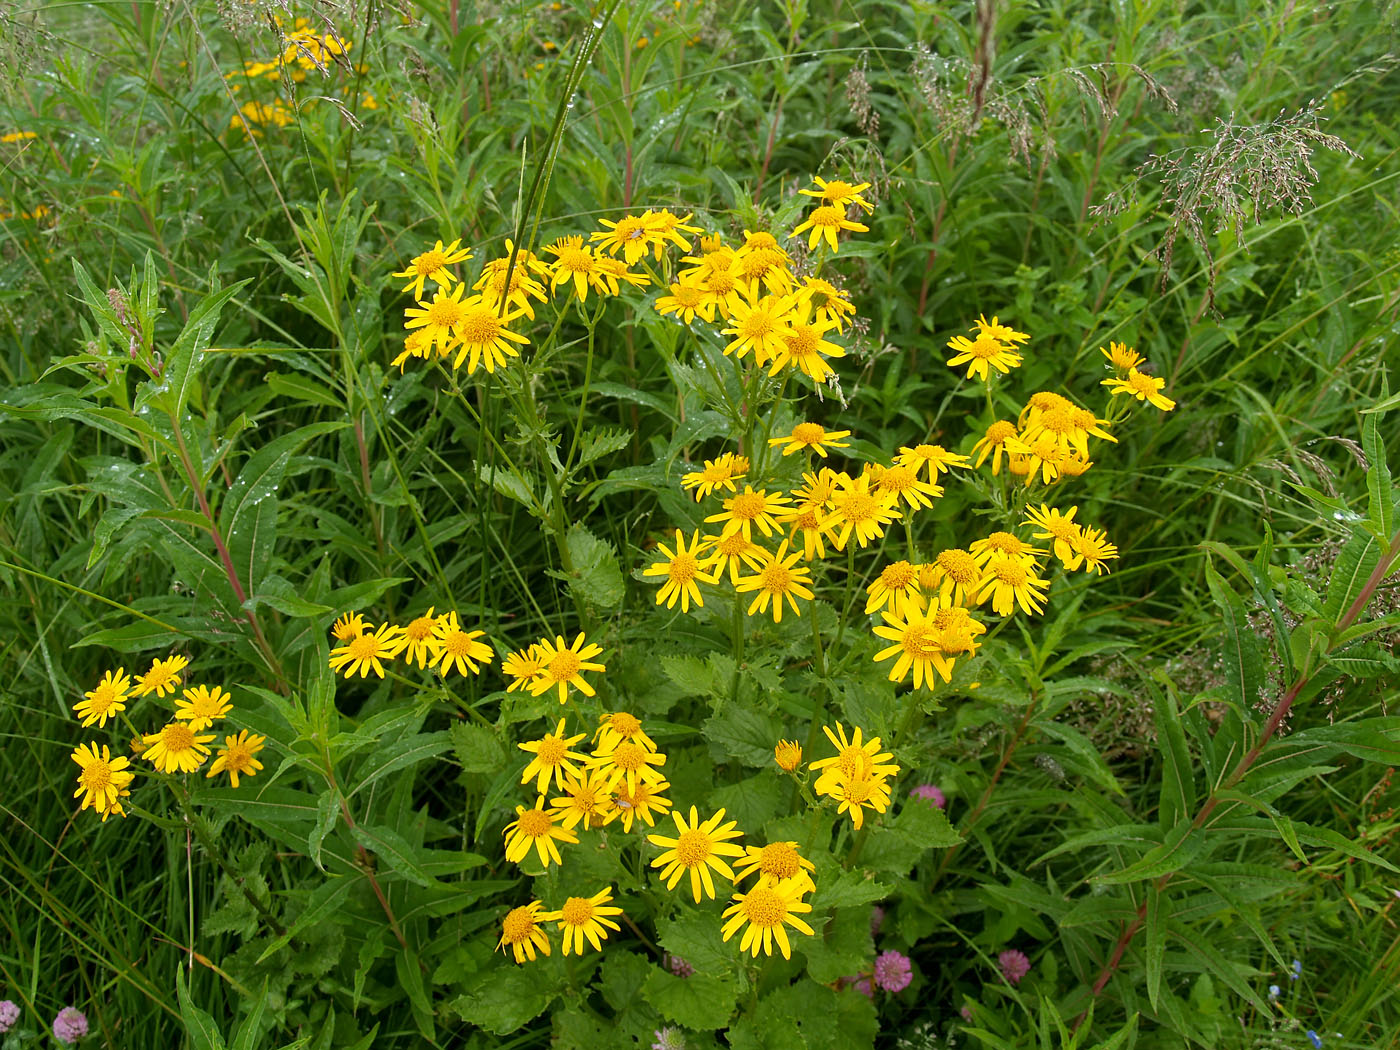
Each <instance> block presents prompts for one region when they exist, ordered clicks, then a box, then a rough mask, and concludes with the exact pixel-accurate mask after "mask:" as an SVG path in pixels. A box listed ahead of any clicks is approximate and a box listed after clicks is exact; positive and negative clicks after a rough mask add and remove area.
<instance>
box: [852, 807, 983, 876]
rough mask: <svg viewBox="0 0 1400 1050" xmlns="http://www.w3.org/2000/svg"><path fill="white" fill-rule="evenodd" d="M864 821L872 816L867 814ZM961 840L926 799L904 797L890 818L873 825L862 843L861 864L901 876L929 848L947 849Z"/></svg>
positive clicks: (920, 858) (945, 818) (941, 811)
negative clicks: (877, 825) (898, 808)
mask: <svg viewBox="0 0 1400 1050" xmlns="http://www.w3.org/2000/svg"><path fill="white" fill-rule="evenodd" d="M865 819H866V820H874V819H875V815H874V814H873V813H872V814H867V815H866V818H865ZM960 842H962V836H961V835H959V834H958V833H957V832H956V831H955V830H954V829H953V826H952V825H951V824H949V823H948V817H947V815H946V814H945V813H944V812H943V810H941V809H939V808H938V807H937V806H935V805H933V804H932V803H930V802H928V801H927V800H925V799H921V798H914V797H912V796H910V797H906V798H905V800H904V804H903V805H902V806H901V807H900V810H899V813H898V815H897V816H895V818H894V819H893V820H889V819H888V818H887V819H886V822H885V824H884V826H883V827H875V828H872V829H871V831H870V837H869V838H868V839H867V840H866V842H865V852H864V853H862V854H861V858H860V860H861V864H862V865H864V866H865V867H867V868H872V869H874V870H875V871H878V872H880V873H882V874H889V875H904V874H906V873H907V872H908V871H909V869H910V868H912V867H913V866H914V865H915V864H917V863H918V862H919V861H920V860H922V859H923V857H924V855H925V854H926V853H928V851H929V850H930V849H947V848H948V847H950V846H956V845H958V843H960Z"/></svg>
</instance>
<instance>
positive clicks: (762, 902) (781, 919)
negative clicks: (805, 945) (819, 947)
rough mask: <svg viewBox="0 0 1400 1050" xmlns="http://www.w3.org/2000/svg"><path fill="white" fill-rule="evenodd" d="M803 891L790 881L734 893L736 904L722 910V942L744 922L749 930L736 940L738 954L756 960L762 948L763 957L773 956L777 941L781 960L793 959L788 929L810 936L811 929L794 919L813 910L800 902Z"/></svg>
mask: <svg viewBox="0 0 1400 1050" xmlns="http://www.w3.org/2000/svg"><path fill="white" fill-rule="evenodd" d="M804 892H806V890H805V889H804V885H803V883H801V882H799V881H798V880H796V879H793V880H791V881H789V882H779V883H775V884H772V885H770V884H768V883H767V882H759V884H758V885H757V886H755V887H753V888H752V889H751V890H749V892H748V893H736V894H734V897H733V900H735V901H736V902H737V903H735V904H732V905H730V906H729V907H728V908H726V909H725V911H724V918H725V920H726V922H725V924H724V927H723V931H724V940H726V941H728V940H729V938H731V937H733V936H734V934H735V933H737V932H738V931H739V928H740V927H741V926H743V925H744V924H745V923H747V924H748V928H747V929H746V930H744V936H743V939H742V940H740V941H739V950H740V951H741V952H752V953H753V954H754V956H755V957H757V955H758V951H759V948H760V947H761V948H762V949H763V954H764V955H772V954H773V942H774V941H775V940H776V941H777V942H778V950H779V951H781V952H782V953H783V958H784V959H790V958H792V946H791V943H790V942H789V941H788V934H787V926H792V927H793V928H794V929H797V930H801V931H802V932H803V933H805V934H807V935H808V936H809V937H810V936H812V927H810V926H808V925H807V923H806V922H805V921H804V920H802V919H799V918H798V917H797V916H798V915H799V914H801V913H804V912H809V911H811V910H812V906H811V905H810V904H805V903H803V901H802V894H803V893H804Z"/></svg>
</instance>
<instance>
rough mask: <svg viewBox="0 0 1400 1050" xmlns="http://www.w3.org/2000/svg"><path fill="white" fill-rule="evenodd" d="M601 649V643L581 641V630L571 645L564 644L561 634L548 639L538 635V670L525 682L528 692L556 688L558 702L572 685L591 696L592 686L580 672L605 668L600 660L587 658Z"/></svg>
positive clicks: (535, 692) (565, 696) (542, 693)
mask: <svg viewBox="0 0 1400 1050" xmlns="http://www.w3.org/2000/svg"><path fill="white" fill-rule="evenodd" d="M602 651H603V647H602V646H601V645H595V644H593V643H591V642H590V643H588V644H586V645H585V644H584V637H583V632H582V631H580V632H579V633H578V637H577V638H575V639H574V641H573V644H572V645H565V644H564V636H563V635H556V636H555V639H554V641H553V642H552V643H551V642H550V641H549V639H547V638H542V639H541V640H540V642H539V654H540V663H541V667H540V674H539V677H538V678H536V679H535V680H534V681H533V682H531V683H530V685H529V689H530V695H531V696H543V695H544V694H545V693H547V692H549V691H550V690H551V689H557V690H558V691H559V702H560V703H561V704H562V703H564V701H566V700H567V699H568V698H569V687H570V686H573V687H574V688H575V689H577V690H578V691H579V692H581V693H582V694H583V695H584V696H593V695H594V692H595V690H594V689H593V687H592V686H591V685H589V684H588V683H587V682H586V681H584V678H583V675H582V674H581V673H580V672H583V671H606V670H607V668H606V667H604V666H603V665H602V664H598V663H592V662H591V661H592V659H593V657H595V656H597V655H599V654H600V653H601V652H602Z"/></svg>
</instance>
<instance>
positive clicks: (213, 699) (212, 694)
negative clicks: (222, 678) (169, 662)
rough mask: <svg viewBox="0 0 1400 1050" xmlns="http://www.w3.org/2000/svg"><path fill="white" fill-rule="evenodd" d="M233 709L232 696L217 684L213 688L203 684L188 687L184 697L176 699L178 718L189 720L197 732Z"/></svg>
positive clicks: (176, 716)
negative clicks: (191, 687)
mask: <svg viewBox="0 0 1400 1050" xmlns="http://www.w3.org/2000/svg"><path fill="white" fill-rule="evenodd" d="M231 710H233V704H232V702H231V698H230V697H229V695H228V693H226V692H224V691H223V688H222V687H220V686H217V685H216V686H215V687H214V688H213V689H210V688H209V687H208V686H203V685H197V686H195V687H194V688H193V689H186V690H184V699H182V700H177V701H175V718H176V720H177V721H180V722H188V723H189V726H190V728H191V729H192V730H194V731H195V732H196V733H198V732H199V731H200V730H201V729H208V728H209V727H211V726H212V725H213V724H214V719H216V718H223V717H224V716H225V715H227V714H228V713H229V712H230V711H231Z"/></svg>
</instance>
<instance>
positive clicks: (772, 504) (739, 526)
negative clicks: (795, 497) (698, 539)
mask: <svg viewBox="0 0 1400 1050" xmlns="http://www.w3.org/2000/svg"><path fill="white" fill-rule="evenodd" d="M787 504H788V498H787V497H786V496H785V495H783V494H782V493H781V492H774V493H771V494H770V493H769V492H768V490H767V489H759V490H758V491H757V492H755V491H754V490H753V489H752V488H750V487H749V486H748V485H745V486H744V491H743V492H740V493H737V494H736V495H734V496H731V497H730V498H729V499H727V500H725V501H724V503H723V507H724V509H723V510H722V511H720V513H718V514H711V515H710V516H709V517H707V518H706V519H705V521H706V522H723V523H724V528H723V530H722V532H721V535H723V536H729V535H732V534H733V533H736V532H741V533H743V534H744V538H745V539H750V540H751V539H753V530H754V527H755V526H757V528H758V531H759V532H761V533H762V534H763V535H764V536H771V535H773V533H775V532H778V533H781V532H782V529H780V528H779V527H778V521H777V518H776V517H775V515H777V514H778V513H780V512H781V511H782V510H784V509H785V508H786V507H787Z"/></svg>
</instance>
